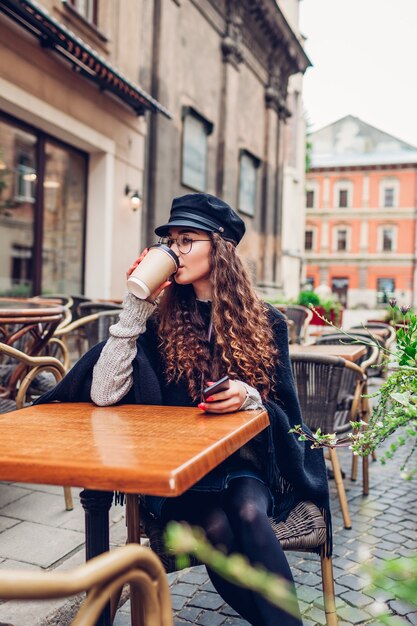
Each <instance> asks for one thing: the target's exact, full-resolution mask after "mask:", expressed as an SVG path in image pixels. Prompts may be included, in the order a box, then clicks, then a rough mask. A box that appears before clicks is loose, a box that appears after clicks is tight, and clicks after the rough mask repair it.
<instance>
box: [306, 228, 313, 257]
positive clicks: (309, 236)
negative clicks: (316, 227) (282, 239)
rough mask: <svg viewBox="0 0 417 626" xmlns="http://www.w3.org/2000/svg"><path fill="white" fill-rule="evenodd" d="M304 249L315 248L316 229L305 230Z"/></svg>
mask: <svg viewBox="0 0 417 626" xmlns="http://www.w3.org/2000/svg"><path fill="white" fill-rule="evenodd" d="M304 250H306V251H309V250H314V231H313V230H312V229H311V228H310V229H307V230H306V231H305V239H304Z"/></svg>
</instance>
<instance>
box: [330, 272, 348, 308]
mask: <svg viewBox="0 0 417 626" xmlns="http://www.w3.org/2000/svg"><path fill="white" fill-rule="evenodd" d="M348 289H349V278H336V277H334V278H332V293H334V294H336V296H337V299H338V300H339V302H340V304H341V305H342V306H344V307H346V306H347V295H348Z"/></svg>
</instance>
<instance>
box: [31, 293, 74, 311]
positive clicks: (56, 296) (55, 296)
mask: <svg viewBox="0 0 417 626" xmlns="http://www.w3.org/2000/svg"><path fill="white" fill-rule="evenodd" d="M33 300H57V301H58V302H59V303H60V304H62V306H66V307H68V308H69V309H70V308H71V307H72V306H73V304H74V301H73V299H72V297H71V296H69V295H68V294H65V293H51V294H41V295H38V296H34V298H33Z"/></svg>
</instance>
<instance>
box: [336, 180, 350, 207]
mask: <svg viewBox="0 0 417 626" xmlns="http://www.w3.org/2000/svg"><path fill="white" fill-rule="evenodd" d="M343 189H346V191H347V207H340V206H339V192H340V191H342V190H343ZM352 203H353V182H352V181H351V180H348V179H339V180H336V181H335V183H334V185H333V207H334V208H335V209H338V210H341V211H343V210H345V209H351V208H352Z"/></svg>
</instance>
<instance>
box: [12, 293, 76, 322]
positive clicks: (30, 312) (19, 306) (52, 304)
mask: <svg viewBox="0 0 417 626" xmlns="http://www.w3.org/2000/svg"><path fill="white" fill-rule="evenodd" d="M64 311H65V308H64V307H63V306H62V305H61V304H60V303H59V302H58V301H57V300H34V299H31V298H0V318H4V319H5V321H13V322H14V321H16V319H17V318H28V321H30V320H31V318H34V317H35V318H37V317H52V316H58V317H62V316H63V314H64Z"/></svg>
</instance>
